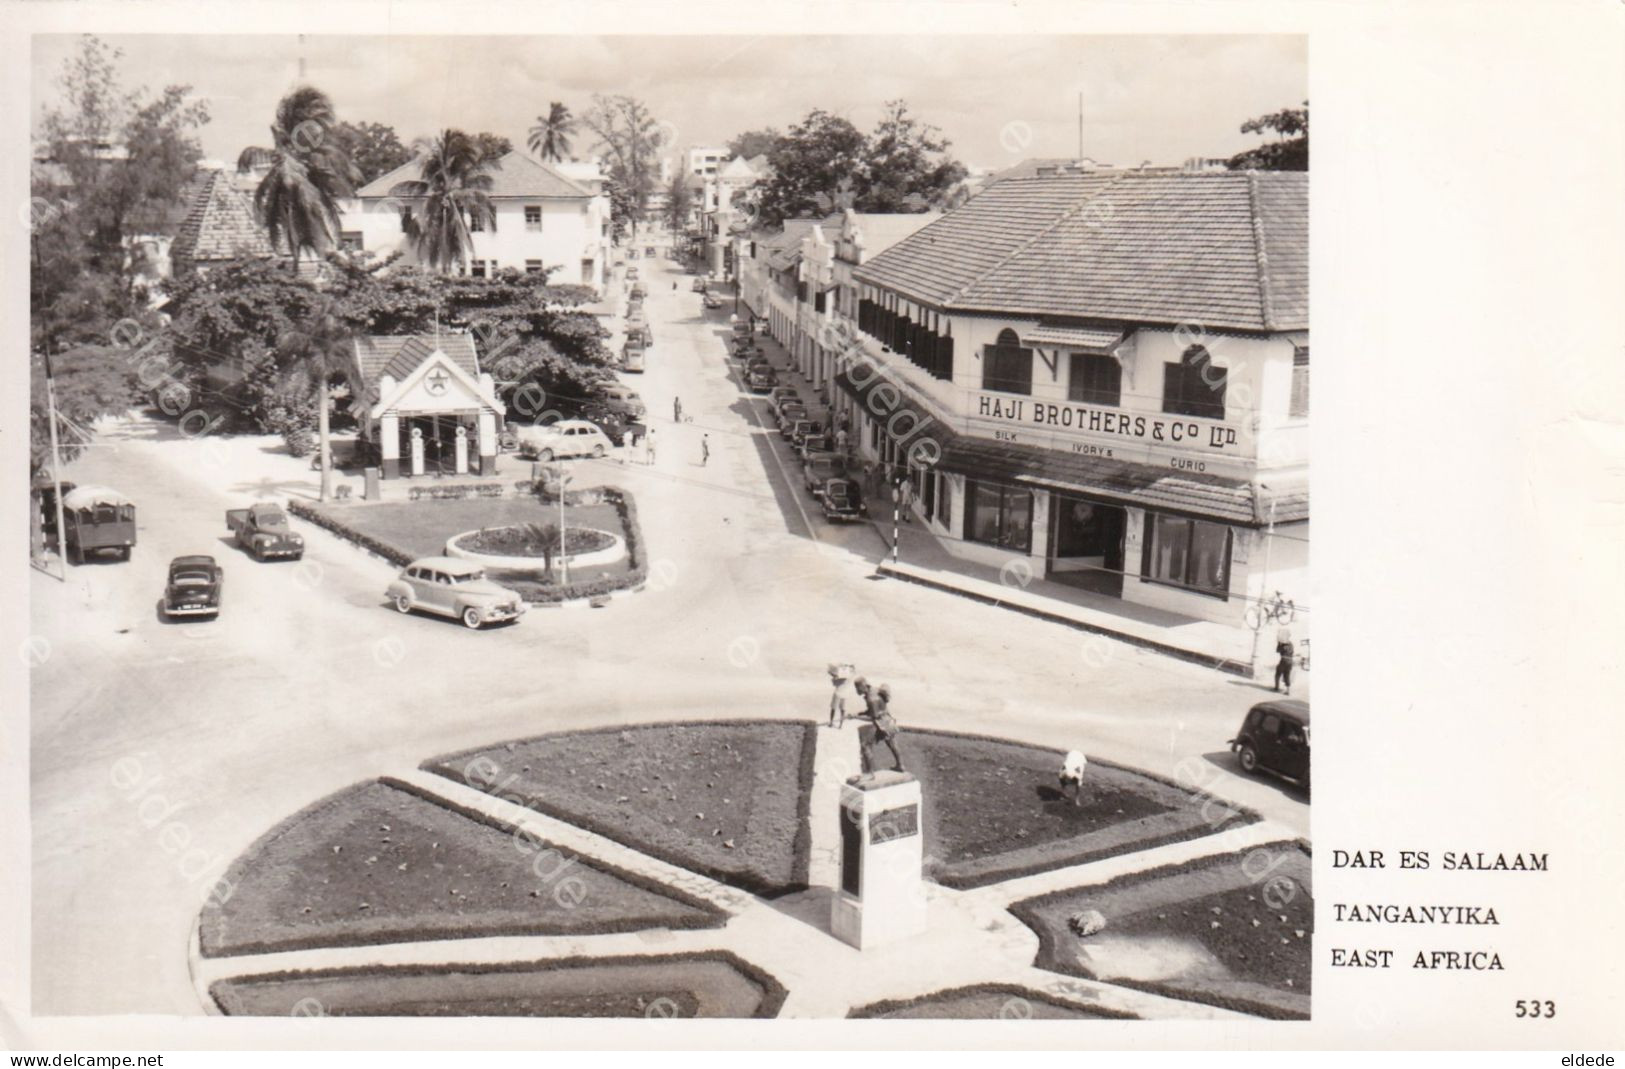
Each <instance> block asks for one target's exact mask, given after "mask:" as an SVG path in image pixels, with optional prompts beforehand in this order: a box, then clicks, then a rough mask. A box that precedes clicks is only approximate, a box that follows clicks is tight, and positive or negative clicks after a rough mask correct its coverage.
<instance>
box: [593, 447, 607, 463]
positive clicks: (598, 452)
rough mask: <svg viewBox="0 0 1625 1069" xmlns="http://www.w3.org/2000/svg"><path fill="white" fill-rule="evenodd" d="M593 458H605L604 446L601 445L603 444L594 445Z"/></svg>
mask: <svg viewBox="0 0 1625 1069" xmlns="http://www.w3.org/2000/svg"><path fill="white" fill-rule="evenodd" d="M592 458H593V459H594V460H603V459H604V447H603V446H601V445H595V446H593V447H592Z"/></svg>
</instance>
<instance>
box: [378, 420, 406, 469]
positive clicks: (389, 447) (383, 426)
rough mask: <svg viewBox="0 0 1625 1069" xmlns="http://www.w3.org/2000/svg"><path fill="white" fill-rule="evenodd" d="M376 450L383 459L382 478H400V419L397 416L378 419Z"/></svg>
mask: <svg viewBox="0 0 1625 1069" xmlns="http://www.w3.org/2000/svg"><path fill="white" fill-rule="evenodd" d="M378 452H379V456H380V458H381V459H382V460H383V465H384V478H386V479H398V478H400V475H401V420H400V417H399V416H385V417H383V418H382V419H380V420H379V421H378Z"/></svg>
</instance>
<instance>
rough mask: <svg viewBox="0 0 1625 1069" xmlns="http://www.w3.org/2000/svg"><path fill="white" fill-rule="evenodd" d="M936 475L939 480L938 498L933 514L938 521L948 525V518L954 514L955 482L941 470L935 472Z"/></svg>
mask: <svg viewBox="0 0 1625 1069" xmlns="http://www.w3.org/2000/svg"><path fill="white" fill-rule="evenodd" d="M935 477H936V481H937V500H936V509H935V511H933V512H932V514H931V515H932V517H933V518H934V519H935V520H936V521H937V522H938V523H940V524H942V526H944V527H946V526H948V522H949V519H948V518H949V517H950V516H952V515H953V514H954V502H953V494H954V484H953V483H952V482H951V481H950V480H949V479H948V476H946V475H944V474H943V473H942V472H940V471H939V472H936V473H935Z"/></svg>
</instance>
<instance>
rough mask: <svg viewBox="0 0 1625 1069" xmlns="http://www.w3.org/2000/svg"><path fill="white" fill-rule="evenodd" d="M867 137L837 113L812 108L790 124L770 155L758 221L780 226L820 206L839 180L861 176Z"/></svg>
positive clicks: (848, 179) (854, 179)
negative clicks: (771, 170) (760, 219)
mask: <svg viewBox="0 0 1625 1069" xmlns="http://www.w3.org/2000/svg"><path fill="white" fill-rule="evenodd" d="M867 145H868V139H867V138H865V137H864V135H863V132H862V131H861V130H859V129H858V128H857V127H855V126H853V125H852V124H851V123H850V122H848V121H847V120H846V119H843V118H841V117H840V116H839V115H832V114H830V113H829V112H827V111H823V110H821V109H814V110H813V111H811V112H809V113H808V114H807V117H806V118H805V119H803V120H802V121H801V122H799V123H797V124H796V125H794V126H792V127H790V130H789V132H788V133H787V134H785V135H784V137H783V138H781V139H780V140H779V142H778V144H777V145H776V146H775V147H774V149H773V151H772V153H771V154H770V155H769V156H768V162H769V164H770V165H771V166H772V168H773V175H772V177H771V178H769V179H768V181H767V183H766V184H765V185H764V186H763V188H762V195H761V200H760V214H761V218H762V221H763V222H765V223H767V224H769V225H774V226H776V225H778V224H780V223H782V222H783V221H784V220H786V219H791V218H794V217H796V216H798V215H805V214H808V213H811V212H813V211H815V210H816V209H817V207H818V203H817V197H818V196H819V195H820V194H824V195H828V193H829V191H831V190H834V189H837V188H838V187H839V186H840V185H841V183H842V181H843V180H844V181H846V182H848V183H856V182H858V181H859V180H860V179H861V176H862V172H863V166H864V156H865V151H866V149H867Z"/></svg>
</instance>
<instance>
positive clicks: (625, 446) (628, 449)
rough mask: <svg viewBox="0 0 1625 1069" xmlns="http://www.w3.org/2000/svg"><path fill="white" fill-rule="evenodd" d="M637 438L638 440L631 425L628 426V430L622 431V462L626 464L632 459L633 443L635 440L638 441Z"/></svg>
mask: <svg viewBox="0 0 1625 1069" xmlns="http://www.w3.org/2000/svg"><path fill="white" fill-rule="evenodd" d="M636 440H637V436H636V435H634V434H633V433H632V428H631V427H630V426H628V427H627V428H626V430H624V431H622V432H621V463H622V464H625V463H627V462H628V461H629V460H631V459H632V443H633V442H634V441H636Z"/></svg>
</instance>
